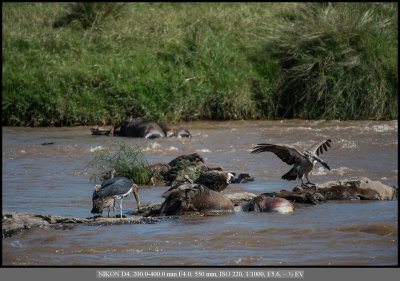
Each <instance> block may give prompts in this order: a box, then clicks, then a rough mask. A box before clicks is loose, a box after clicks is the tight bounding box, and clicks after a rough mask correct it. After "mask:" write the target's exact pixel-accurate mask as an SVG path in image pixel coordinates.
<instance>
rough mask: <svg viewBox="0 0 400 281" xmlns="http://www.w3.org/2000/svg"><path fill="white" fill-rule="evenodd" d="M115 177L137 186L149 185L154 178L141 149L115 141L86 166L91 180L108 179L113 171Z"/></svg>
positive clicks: (96, 153)
mask: <svg viewBox="0 0 400 281" xmlns="http://www.w3.org/2000/svg"><path fill="white" fill-rule="evenodd" d="M112 169H114V170H115V171H116V174H115V177H127V178H130V179H132V180H133V181H134V182H135V183H137V184H148V183H149V182H150V179H151V177H152V172H151V170H150V166H149V163H148V162H147V160H146V157H145V156H144V155H143V153H142V151H141V150H140V148H139V147H136V146H129V145H127V144H125V143H123V142H118V141H115V142H114V143H113V144H112V145H111V146H110V147H109V148H107V149H105V150H99V151H96V152H95V156H94V158H93V159H92V160H91V161H90V162H89V163H88V165H87V166H86V170H90V171H91V178H90V180H94V181H98V180H104V179H108V178H110V176H111V170H112Z"/></svg>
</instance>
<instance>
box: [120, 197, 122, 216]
mask: <svg viewBox="0 0 400 281" xmlns="http://www.w3.org/2000/svg"><path fill="white" fill-rule="evenodd" d="M119 210H120V212H121V219H122V198H121V200H120V201H119Z"/></svg>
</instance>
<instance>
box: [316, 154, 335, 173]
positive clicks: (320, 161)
mask: <svg viewBox="0 0 400 281" xmlns="http://www.w3.org/2000/svg"><path fill="white" fill-rule="evenodd" d="M314 159H315V160H317V161H318V162H319V163H321V164H322V166H324V167H325V168H327V169H328V170H329V171H330V170H331V168H329V166H328V164H327V163H326V162H324V161H323V160H322V159H321V158H319V157H318V156H317V155H314Z"/></svg>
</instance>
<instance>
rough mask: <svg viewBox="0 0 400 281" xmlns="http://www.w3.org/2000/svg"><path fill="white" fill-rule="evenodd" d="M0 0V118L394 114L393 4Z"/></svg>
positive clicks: (54, 122) (55, 120) (40, 121)
mask: <svg viewBox="0 0 400 281" xmlns="http://www.w3.org/2000/svg"><path fill="white" fill-rule="evenodd" d="M2 8H3V9H2V16H3V22H2V24H3V28H2V31H3V36H2V43H3V48H2V59H3V64H2V75H3V79H2V81H3V82H2V92H3V95H2V111H3V112H2V124H3V125H15V126H27V125H29V126H66V125H68V126H69V125H88V124H111V123H112V124H114V123H116V122H118V121H120V120H122V119H124V118H127V117H137V116H140V117H144V118H149V119H153V120H156V121H180V120H196V119H219V120H222V119H253V118H270V119H275V118H306V119H321V118H324V119H342V120H345V119H377V120H389V119H396V118H397V116H398V115H397V114H398V113H397V112H398V101H397V99H398V95H397V92H398V65H397V57H398V36H397V33H398V24H397V22H398V16H397V11H398V4H397V3H333V4H327V3H325V4H319V3H127V4H125V5H122V6H117V8H119V9H115V10H112V8H115V6H114V7H113V6H112V5H103V6H102V5H98V6H96V7H95V9H94V10H93V11H92V12H90V13H89V11H87V10H86V12H82V11H76V7H75V13H78V15H79V16H80V17H76V18H74V17H73V16H71V14H72V13H71V9H70V8H68V5H67V4H65V3H3V4H2ZM79 12H80V13H81V14H79ZM68 15H69V17H68Z"/></svg>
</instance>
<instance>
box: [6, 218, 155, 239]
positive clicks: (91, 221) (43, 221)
mask: <svg viewBox="0 0 400 281" xmlns="http://www.w3.org/2000/svg"><path fill="white" fill-rule="evenodd" d="M2 217H3V218H2V235H3V238H6V237H10V236H13V235H15V234H17V233H20V232H21V231H24V230H28V229H31V228H35V227H54V228H68V227H73V226H74V225H76V224H87V225H108V224H136V223H154V222H155V221H157V219H154V218H145V217H129V218H122V219H121V218H104V217H92V218H73V217H61V216H54V215H38V214H31V213H15V212H7V213H3V215H2Z"/></svg>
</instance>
